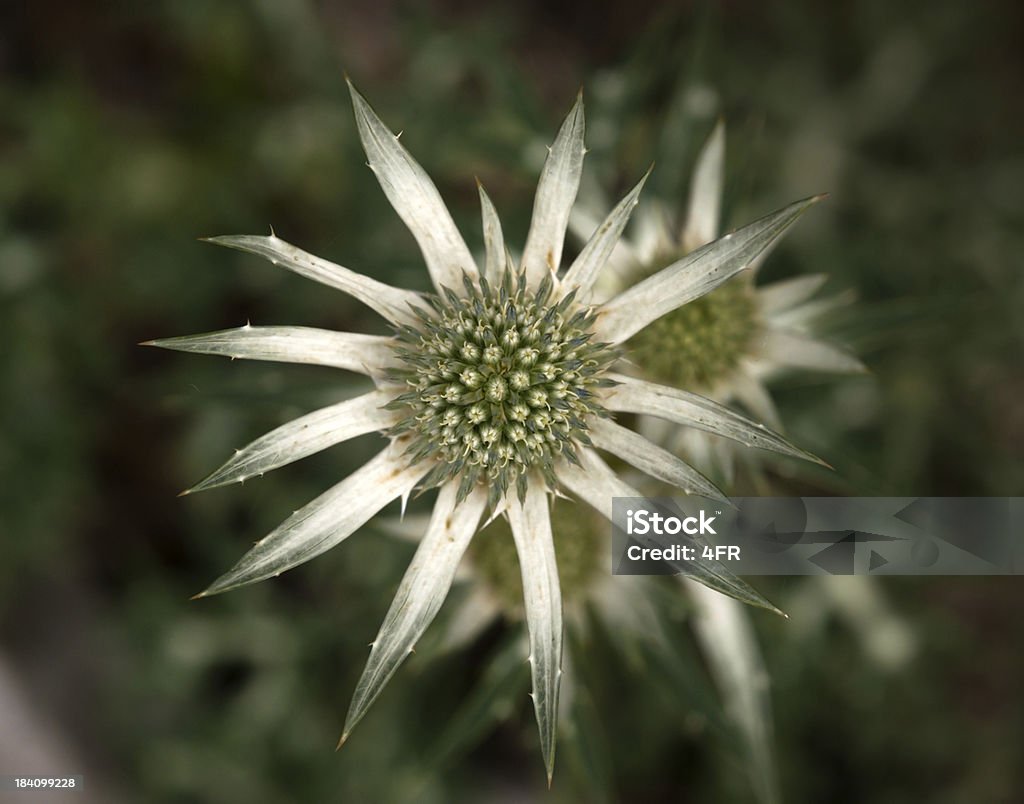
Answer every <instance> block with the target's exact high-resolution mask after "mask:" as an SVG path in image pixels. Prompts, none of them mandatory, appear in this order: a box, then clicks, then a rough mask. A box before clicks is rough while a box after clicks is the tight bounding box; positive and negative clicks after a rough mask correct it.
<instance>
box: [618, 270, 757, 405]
mask: <svg viewBox="0 0 1024 804" xmlns="http://www.w3.org/2000/svg"><path fill="white" fill-rule="evenodd" d="M682 256H683V255H680V256H679V257H673V259H672V260H670V262H673V261H675V259H679V258H681V257H682ZM650 273H654V271H652V270H650V269H644V275H645V276H646V275H647V274H650ZM760 330H761V320H760V315H759V310H758V307H757V300H756V298H755V296H754V288H753V286H752V283H751V281H750V280H749V278H748V277H746V276H738V277H736V278H735V279H733V280H731V281H729V282H726V283H725V284H723V285H721V286H720V287H717V288H715V289H714V290H712V291H711V292H710V293H707V294H705V295H704V296H701V297H700V298H698V299H694V300H693V301H691V302H690V303H689V304H684V305H683V306H682V307H680V308H678V309H677V310H673V311H672V312H671V313H669V314H668V315H665V316H662V317H661V318H660V319H658V320H657V321H655V322H654V323H652V324H651V325H650V326H648V327H647V328H645V329H643V330H641V331H640V332H638V333H637V334H636V335H635V336H634V337H633V338H632V339H631V340H630V341H629V350H630V352H631V353H632V357H633V358H634V359H635V360H636V362H637V364H639V365H641V366H643V367H644V372H645V374H647V375H648V376H649V377H650V378H651V379H653V380H656V381H657V382H662V383H665V384H667V385H673V386H675V387H677V388H688V389H691V390H692V389H711V388H714V387H715V386H716V385H717V384H718V383H720V382H723V381H726V380H728V378H729V376H730V375H731V373H732V372H733V371H734V370H735V369H736V368H737V367H738V366H739V364H740V361H741V360H742V359H743V358H744V357H746V356H748V355H750V354H752V353H754V351H755V349H754V343H753V342H754V341H755V340H756V338H757V335H758V333H759V332H760Z"/></svg>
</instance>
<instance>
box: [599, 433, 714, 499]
mask: <svg viewBox="0 0 1024 804" xmlns="http://www.w3.org/2000/svg"><path fill="white" fill-rule="evenodd" d="M590 437H591V439H592V440H593V442H594V446H596V447H598V448H599V449H603V450H606V451H608V452H610V453H612V454H613V455H616V456H618V457H619V458H621V459H622V460H624V461H625V462H626V463H628V464H631V465H633V466H635V467H636V468H637V469H639V470H640V471H641V472H644V473H646V474H648V475H650V476H651V477H653V478H656V479H658V480H663V481H664V482H666V483H669V484H671V485H673V486H675V487H677V488H679V489H682V491H683V492H685V493H686V494H699V495H700V496H701V497H709V498H711V499H716V500H723V501H725V500H727V497H726V496H725V494H724V492H722V491H721V489H719V488H718V487H717V486H716V485H715V484H714V483H712V482H711V481H710V480H708V479H707V478H706V477H704V475H702V474H701V473H700V472H698V471H697V470H696V469H694V468H693V467H692V466H690V465H689V464H688V463H685V462H684V461H681V460H680V459H679V458H677V457H676V456H675V455H673V454H672V453H671V452H669V451H668V450H664V449H662V448H661V447H659V446H657V445H655V444H652V443H651V442H650V441H648V440H647V439H646V438H644V437H643V436H642V435H638V434H637V433H634V432H633V431H632V430H628V429H626V428H625V427H622V426H621V425H618V424H616V423H615V422H613V421H609V420H607V419H600V418H596V417H595V418H594V420H593V421H592V422H591V423H590Z"/></svg>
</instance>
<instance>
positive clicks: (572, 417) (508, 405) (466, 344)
mask: <svg viewBox="0 0 1024 804" xmlns="http://www.w3.org/2000/svg"><path fill="white" fill-rule="evenodd" d="M463 284H464V286H465V295H464V296H458V295H457V294H455V293H454V292H453V291H451V290H449V289H447V288H446V289H445V293H444V296H443V297H439V296H432V297H429V302H430V304H431V307H432V308H433V310H432V313H433V314H431V312H423V313H420V314H419V318H420V323H419V326H418V327H414V326H406V327H401V328H399V330H398V331H397V336H398V339H399V342H400V344H399V346H398V347H397V349H396V353H397V354H398V357H399V358H400V360H401V361H402V363H403V364H404V367H403V368H401V369H399V370H398V371H396V372H394V373H393V374H392V379H395V380H398V381H401V382H403V383H404V384H405V385H406V386H407V387H408V388H409V390H408V391H407V392H405V393H403V394H401V395H400V396H399V397H397V398H396V399H395V400H394V402H392V403H391V405H390V406H389V407H393V408H399V409H405V410H407V411H408V414H409V415H408V417H407V418H406V419H404V420H403V421H402V423H400V424H399V425H397V426H396V427H394V428H392V430H391V432H390V435H400V434H411V435H412V441H411V443H410V446H409V448H408V452H407V454H408V455H409V456H410V457H411V459H412V461H413V462H414V463H415V462H418V461H422V460H431V461H434V462H436V465H435V466H434V467H433V468H432V469H431V470H430V472H428V474H427V476H426V477H425V479H424V481H423V486H424V487H425V488H430V487H432V486H438V485H441V484H442V483H445V482H447V481H448V480H450V479H452V478H454V477H461V480H460V485H459V499H460V500H461V499H463V498H464V497H465V496H466V495H467V494H469V492H470V491H471V490H472V488H473V487H474V486H475V485H476V484H477V483H487V484H488V487H489V494H490V499H491V505H492V506H493V505H494V504H495V503H496V502H497V501H498V500H499V499H500V498H501V496H502V495H503V494H504V493H505V492H506V491H507V490H508V489H509V488H510V487H512V486H513V485H514V486H515V487H516V489H517V492H518V494H519V496H520V498H522V497H524V496H525V494H526V485H527V474H528V473H529V472H530V471H531V470H538V471H539V472H540V473H541V475H542V476H543V477H544V479H545V481H546V482H547V483H548V485H549V486H550V487H552V488H554V485H555V476H554V468H553V467H554V462H555V460H556V459H558V458H559V457H561V456H564V457H566V458H567V459H569V460H571V461H575V460H576V444H577V443H583V444H589V443H590V440H589V438H588V437H587V419H588V417H589V416H590V415H592V414H596V415H607V414H605V412H604V410H603V408H602V407H601V406H600V405H599V404H598V403H597V400H596V398H595V396H594V393H593V391H594V388H595V387H599V386H601V385H607V384H608V381H607V380H602V379H601V375H602V374H603V373H604V371H605V369H606V368H607V367H608V365H609V363H611V361H612V360H613V359H614V358H615V356H616V355H615V353H614V351H613V350H612V349H611V348H610V347H609V346H608V345H607V344H601V343H593V342H592V341H591V338H592V333H591V325H592V324H593V322H594V315H593V313H592V311H591V310H590V309H589V308H579V307H578V305H575V304H574V299H575V294H574V293H570V294H568V295H566V296H565V297H564V298H563V299H561V300H560V301H558V302H557V303H551V301H550V299H551V293H552V289H553V286H552V282H551V280H550V279H545V280H544V282H542V283H541V286H540V287H539V288H538V289H537V290H536V291H535V292H534V291H531V290H528V289H527V287H526V278H525V276H524V275H522V274H518V275H514V274H513V273H512V272H511V271H510V270H506V271H505V275H504V277H503V278H502V281H501V282H500V283H499V284H498V286H497V287H491V285H490V284H488V282H487V281H486V280H484V279H481V280H480V285H479V287H478V286H476V285H475V284H473V282H471V281H470V280H469V279H468V278H464V280H463Z"/></svg>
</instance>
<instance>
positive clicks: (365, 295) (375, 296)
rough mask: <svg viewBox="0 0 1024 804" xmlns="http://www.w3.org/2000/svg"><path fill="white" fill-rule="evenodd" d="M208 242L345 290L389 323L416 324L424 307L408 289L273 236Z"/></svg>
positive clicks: (420, 299) (210, 238)
mask: <svg viewBox="0 0 1024 804" xmlns="http://www.w3.org/2000/svg"><path fill="white" fill-rule="evenodd" d="M205 240H206V242H207V243H214V244H216V245H218V246H227V247H228V248H233V249H238V250H239V251H248V252H249V253H250V254H258V255H259V256H261V257H264V258H266V259H268V260H270V261H271V262H272V263H273V264H274V265H281V266H283V267H284V268H287V269H288V270H289V271H294V272H295V273H297V274H299V275H301V276H304V277H306V278H307V279H312V280H314V281H316V282H322V283H323V284H325V285H330V286H331V287H333V288H337V289H338V290H341V291H344V292H345V293H347V294H348V295H350V296H352V297H353V298H356V299H358V300H359V301H361V302H362V303H363V304H365V305H366V306H367V307H369V308H370V309H371V310H375V311H376V312H378V313H380V315H382V316H384V318H386V319H387V320H388V321H390V322H391V323H392V324H411V323H413V322H415V321H416V316H415V315H414V314H413V312H412V308H416V307H420V308H422V307H423V299H422V297H421V296H420V294H418V293H415V292H413V291H411V290H402V289H400V288H393V287H391V285H385V284H384V283H383V282H378V281H377V280H376V279H370V278H369V277H368V276H363V275H362V274H357V273H356V272H355V271H350V270H349V269H348V268H344V267H342V266H341V265H335V264H334V263H333V262H328V261H327V260H322V259H320V258H319V257H315V256H313V255H312V254H310V253H309V252H306V251H303V250H302V249H300V248H296V247H295V246H293V245H292V244H291V243H286V242H285V241H284V240H282V239H281V238H280V237H277V236H276V235H270V236H268V237H262V236H259V235H222V236H220V237H207V238H205Z"/></svg>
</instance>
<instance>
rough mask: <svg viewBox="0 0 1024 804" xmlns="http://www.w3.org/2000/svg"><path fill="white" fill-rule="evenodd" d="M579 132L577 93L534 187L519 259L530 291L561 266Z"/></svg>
mask: <svg viewBox="0 0 1024 804" xmlns="http://www.w3.org/2000/svg"><path fill="white" fill-rule="evenodd" d="M583 130H584V120H583V93H582V92H581V93H580V94H579V96H578V97H577V98H576V103H575V104H573V107H572V109H571V110H570V111H569V115H568V116H567V117H566V118H565V122H563V123H562V127H561V129H560V130H559V132H558V137H557V138H556V139H555V144H554V145H552V146H551V149H550V152H549V153H548V158H547V159H546V160H545V162H544V168H543V170H542V171H541V174H540V180H539V181H538V183H537V194H536V196H535V197H534V199H533V216H532V218H531V220H530V232H529V234H528V235H527V237H526V246H525V247H524V248H523V259H522V266H523V269H524V270H525V271H526V279H527V282H528V283H529V284H530V285H531V286H532V287H537V286H538V285H539V284H540V281H541V280H542V279H543V278H544V277H545V276H546V275H548V274H554V273H556V272H557V271H558V267H559V265H561V263H562V246H563V245H564V244H565V230H566V227H567V226H568V224H569V213H570V211H571V210H572V205H573V202H574V201H575V200H576V193H577V192H578V191H579V188H580V176H581V175H582V174H583V154H584V153H585V149H584V147H583Z"/></svg>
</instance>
